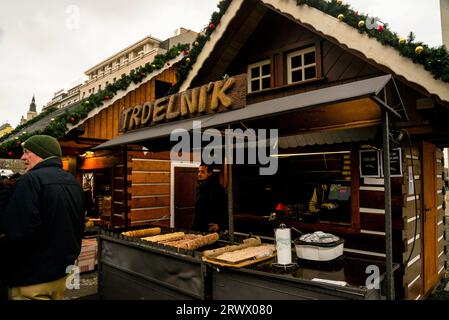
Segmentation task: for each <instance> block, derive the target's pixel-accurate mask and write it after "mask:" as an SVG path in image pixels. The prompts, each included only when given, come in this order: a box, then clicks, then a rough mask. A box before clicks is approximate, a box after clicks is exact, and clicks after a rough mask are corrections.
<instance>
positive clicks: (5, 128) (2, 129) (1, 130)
mask: <svg viewBox="0 0 449 320" xmlns="http://www.w3.org/2000/svg"><path fill="white" fill-rule="evenodd" d="M12 130H13V128H12V127H11V125H10V124H9V123H4V124H2V125H1V126H0V137H2V136H4V135H5V134H8V133H10V132H11V131H12Z"/></svg>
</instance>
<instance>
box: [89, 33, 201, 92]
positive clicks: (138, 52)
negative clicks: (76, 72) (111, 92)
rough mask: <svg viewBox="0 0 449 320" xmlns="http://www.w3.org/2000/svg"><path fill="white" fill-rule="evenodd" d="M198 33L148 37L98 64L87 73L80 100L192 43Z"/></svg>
mask: <svg viewBox="0 0 449 320" xmlns="http://www.w3.org/2000/svg"><path fill="white" fill-rule="evenodd" d="M196 36H197V33H196V32H194V31H191V30H187V29H184V28H179V29H178V30H177V31H176V33H175V35H174V36H173V37H170V38H168V39H167V40H165V41H161V40H159V39H156V38H154V37H151V36H147V37H145V38H143V39H142V40H140V41H137V42H136V43H134V44H132V45H130V46H129V47H127V48H125V49H123V50H122V51H120V52H118V53H116V54H114V55H113V56H111V57H109V58H107V59H106V60H104V61H102V62H100V63H98V64H97V65H95V66H94V67H92V68H90V69H89V70H87V71H86V72H85V74H86V76H87V77H88V80H87V81H86V82H85V83H84V84H83V85H82V86H81V88H80V98H81V99H84V98H87V97H88V96H90V95H91V94H94V93H97V92H99V91H101V90H103V89H105V88H106V87H107V86H108V84H111V83H114V82H115V81H117V80H119V79H120V78H121V77H122V76H123V75H128V74H129V73H130V72H131V71H132V70H134V69H137V68H138V67H141V66H144V65H145V64H147V63H151V62H152V61H153V60H154V58H155V57H156V56H157V55H158V54H164V53H165V52H167V51H168V50H170V49H171V48H172V47H174V46H176V45H177V44H180V43H181V44H184V43H192V42H193V41H194V40H195V38H196Z"/></svg>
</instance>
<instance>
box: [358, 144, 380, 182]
mask: <svg viewBox="0 0 449 320" xmlns="http://www.w3.org/2000/svg"><path fill="white" fill-rule="evenodd" d="M360 177H362V178H368V177H380V161H379V152H378V151H377V150H360Z"/></svg>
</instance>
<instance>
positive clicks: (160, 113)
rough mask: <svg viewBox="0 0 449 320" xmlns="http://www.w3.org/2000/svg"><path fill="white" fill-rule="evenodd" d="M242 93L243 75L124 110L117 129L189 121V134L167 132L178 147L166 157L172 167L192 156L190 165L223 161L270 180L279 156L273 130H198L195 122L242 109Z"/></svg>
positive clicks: (200, 126) (244, 100) (244, 101)
mask: <svg viewBox="0 0 449 320" xmlns="http://www.w3.org/2000/svg"><path fill="white" fill-rule="evenodd" d="M246 88H247V82H246V75H239V76H236V77H231V78H227V79H225V80H221V81H217V82H212V83H209V84H206V85H203V86H201V87H198V88H194V89H192V90H189V91H186V92H182V93H178V94H175V95H171V96H168V97H164V98H161V99H157V100H156V101H155V102H147V103H145V104H143V105H136V106H134V107H130V108H126V109H125V110H124V111H123V112H122V115H121V121H120V128H121V130H122V131H131V130H136V129H141V128H145V127H151V126H155V125H159V124H164V123H170V122H175V121H179V120H185V119H191V120H192V130H186V129H184V128H178V129H175V130H173V131H172V132H171V135H170V141H172V142H177V144H176V145H175V146H173V148H172V150H171V153H170V159H171V160H172V161H190V156H191V154H192V155H193V161H194V162H204V163H206V164H223V163H222V162H223V159H224V158H226V159H227V160H226V161H227V163H231V164H251V165H256V164H259V165H260V166H261V168H260V169H259V172H260V174H261V175H273V174H275V173H276V172H277V169H278V158H277V157H274V155H277V154H278V130H277V129H270V130H266V129H258V130H255V129H250V128H245V129H246V130H245V131H243V130H242V129H226V130H224V131H223V132H221V131H219V130H217V129H207V130H204V131H203V130H202V124H201V121H200V120H201V118H199V117H200V116H203V115H210V114H215V113H221V112H232V110H236V109H240V108H244V107H245V106H246ZM205 143H207V144H206V145H205ZM192 150H196V151H197V152H193V153H192ZM198 151H199V152H198ZM224 156H225V157H224Z"/></svg>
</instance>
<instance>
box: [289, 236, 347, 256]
mask: <svg viewBox="0 0 449 320" xmlns="http://www.w3.org/2000/svg"><path fill="white" fill-rule="evenodd" d="M295 248H296V255H297V257H298V258H300V259H304V260H313V261H331V260H334V259H337V258H338V257H340V256H341V255H343V248H344V240H343V239H340V240H339V241H337V242H333V243H309V242H304V241H300V240H296V241H295Z"/></svg>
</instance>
